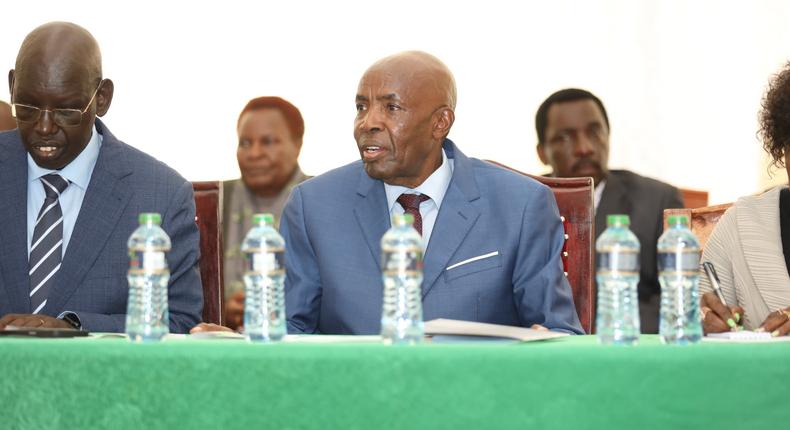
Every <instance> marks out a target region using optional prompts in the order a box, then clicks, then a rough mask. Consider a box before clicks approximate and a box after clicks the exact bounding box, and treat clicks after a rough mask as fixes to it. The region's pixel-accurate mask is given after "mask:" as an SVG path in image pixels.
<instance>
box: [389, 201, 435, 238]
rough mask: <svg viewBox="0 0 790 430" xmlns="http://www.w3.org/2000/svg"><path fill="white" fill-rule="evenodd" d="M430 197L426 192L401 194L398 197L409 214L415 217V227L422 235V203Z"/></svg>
mask: <svg viewBox="0 0 790 430" xmlns="http://www.w3.org/2000/svg"><path fill="white" fill-rule="evenodd" d="M429 199H430V197H428V196H426V195H425V194H401V195H400V197H398V200H397V201H398V203H400V205H401V206H403V210H404V211H405V212H406V213H407V214H411V215H412V216H413V217H414V229H415V230H417V233H420V236H422V215H420V203H422V202H424V201H426V200H429Z"/></svg>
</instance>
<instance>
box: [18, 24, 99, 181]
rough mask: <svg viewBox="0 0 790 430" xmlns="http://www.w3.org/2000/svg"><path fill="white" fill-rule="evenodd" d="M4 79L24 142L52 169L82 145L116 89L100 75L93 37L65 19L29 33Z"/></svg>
mask: <svg viewBox="0 0 790 430" xmlns="http://www.w3.org/2000/svg"><path fill="white" fill-rule="evenodd" d="M8 83H9V87H10V90H11V97H12V102H13V103H14V104H16V105H17V108H16V113H17V118H16V119H17V124H18V125H19V133H20V136H21V138H22V143H23V144H24V145H25V148H26V149H27V151H28V153H29V154H30V156H31V157H32V158H33V160H34V161H35V162H36V164H38V165H39V166H41V167H44V168H47V169H53V170H56V169H62V168H63V167H65V166H66V165H68V164H69V163H71V162H72V161H73V160H74V159H75V158H76V157H77V156H79V154H80V153H81V152H82V150H83V149H85V146H87V145H88V142H89V141H90V137H91V134H92V132H93V125H94V122H95V119H96V116H103V115H104V114H105V113H107V110H108V109H109V108H110V103H111V101H112V95H113V90H114V87H113V83H112V81H110V80H109V79H102V66H101V52H100V51H99V44H98V43H97V42H96V39H94V38H93V36H92V35H91V34H90V33H89V32H88V31H87V30H85V29H84V28H82V27H80V26H78V25H76V24H72V23H69V22H51V23H48V24H44V25H42V26H40V27H38V28H36V29H34V30H33V31H32V32H31V33H30V34H28V35H27V37H25V40H24V41H23V42H22V46H21V47H20V48H19V54H18V55H17V58H16V66H15V69H14V70H11V71H10V72H9V74H8ZM43 112H49V114H44V113H43Z"/></svg>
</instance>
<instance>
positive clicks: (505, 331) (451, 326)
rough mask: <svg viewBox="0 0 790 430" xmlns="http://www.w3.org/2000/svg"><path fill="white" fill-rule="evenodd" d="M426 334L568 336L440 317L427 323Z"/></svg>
mask: <svg viewBox="0 0 790 430" xmlns="http://www.w3.org/2000/svg"><path fill="white" fill-rule="evenodd" d="M425 334H426V335H428V336H431V335H432V336H436V335H441V336H444V335H451V336H476V337H487V338H500V339H502V338H505V339H514V340H518V341H521V342H529V341H533V340H544V339H553V338H556V337H563V336H568V334H567V333H558V332H553V331H548V330H535V329H531V328H524V327H514V326H509V325H499V324H488V323H479V322H472V321H459V320H451V319H444V318H439V319H435V320H431V321H427V322H426V323H425Z"/></svg>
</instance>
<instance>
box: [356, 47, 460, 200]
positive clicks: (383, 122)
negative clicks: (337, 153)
mask: <svg viewBox="0 0 790 430" xmlns="http://www.w3.org/2000/svg"><path fill="white" fill-rule="evenodd" d="M455 101H456V93H455V80H454V79H453V75H452V73H450V70H449V69H448V68H447V66H445V65H444V63H442V62H441V61H439V60H438V59H437V58H436V57H434V56H433V55H430V54H426V53H425V52H417V51H410V52H402V53H399V54H395V55H392V56H389V57H386V58H384V59H382V60H379V61H377V62H376V63H374V64H373V65H372V66H370V68H368V70H367V71H366V72H365V74H364V75H363V76H362V79H360V81H359V86H358V87H357V96H356V103H357V118H356V120H355V121H354V138H355V139H356V141H357V146H358V148H359V151H360V156H361V157H362V161H363V162H364V164H365V171H366V172H367V173H368V175H369V176H370V177H372V178H375V179H380V180H382V181H384V182H385V183H387V184H390V185H401V186H404V187H407V188H416V187H417V186H418V185H420V184H421V183H423V181H425V179H426V178H427V177H428V176H430V175H431V173H433V172H434V171H435V170H436V169H437V168H438V167H439V166H440V165H441V164H442V145H443V143H444V139H445V138H446V137H447V134H448V133H450V128H451V127H452V125H453V122H454V121H455V112H454V109H455Z"/></svg>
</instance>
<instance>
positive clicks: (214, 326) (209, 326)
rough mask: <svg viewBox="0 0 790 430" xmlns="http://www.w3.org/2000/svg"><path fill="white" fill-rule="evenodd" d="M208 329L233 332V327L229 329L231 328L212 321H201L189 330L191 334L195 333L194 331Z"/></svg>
mask: <svg viewBox="0 0 790 430" xmlns="http://www.w3.org/2000/svg"><path fill="white" fill-rule="evenodd" d="M206 331H229V332H231V333H233V330H231V329H229V328H227V327H225V326H221V325H217V324H211V323H200V324H198V325H196V326H194V327H192V330H189V333H190V334H194V333H202V332H206Z"/></svg>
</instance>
